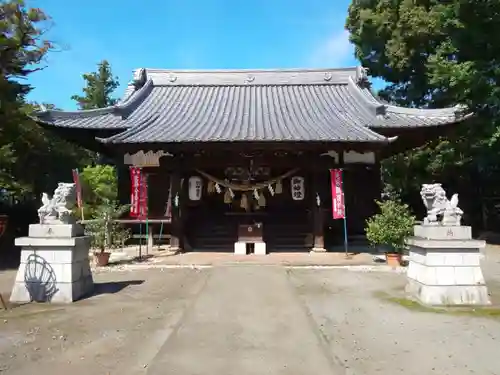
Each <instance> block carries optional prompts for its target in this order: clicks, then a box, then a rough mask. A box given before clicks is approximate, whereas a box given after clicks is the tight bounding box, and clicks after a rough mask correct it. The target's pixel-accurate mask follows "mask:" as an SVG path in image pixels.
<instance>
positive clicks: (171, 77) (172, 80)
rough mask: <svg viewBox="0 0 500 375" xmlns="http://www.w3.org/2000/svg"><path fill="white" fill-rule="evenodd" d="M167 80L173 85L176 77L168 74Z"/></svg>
mask: <svg viewBox="0 0 500 375" xmlns="http://www.w3.org/2000/svg"><path fill="white" fill-rule="evenodd" d="M168 80H169V82H172V83H174V82H175V81H177V76H176V75H175V74H173V73H170V74H169V75H168Z"/></svg>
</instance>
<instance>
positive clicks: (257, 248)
mask: <svg viewBox="0 0 500 375" xmlns="http://www.w3.org/2000/svg"><path fill="white" fill-rule="evenodd" d="M253 246H254V253H255V255H266V254H267V250H266V243H265V242H256V243H254V245H253Z"/></svg>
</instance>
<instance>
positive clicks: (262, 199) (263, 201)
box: [257, 194, 266, 207]
mask: <svg viewBox="0 0 500 375" xmlns="http://www.w3.org/2000/svg"><path fill="white" fill-rule="evenodd" d="M257 203H259V206H260V207H266V197H265V196H264V194H261V195H260V196H259V199H258V200H257Z"/></svg>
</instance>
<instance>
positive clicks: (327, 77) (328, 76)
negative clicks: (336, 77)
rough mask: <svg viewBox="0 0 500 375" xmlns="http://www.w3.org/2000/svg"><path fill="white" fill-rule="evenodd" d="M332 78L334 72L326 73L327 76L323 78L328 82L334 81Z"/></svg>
mask: <svg viewBox="0 0 500 375" xmlns="http://www.w3.org/2000/svg"><path fill="white" fill-rule="evenodd" d="M332 77H333V75H332V72H325V76H324V77H323V79H324V80H325V81H327V82H328V81H331V80H332Z"/></svg>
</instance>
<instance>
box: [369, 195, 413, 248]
mask: <svg viewBox="0 0 500 375" xmlns="http://www.w3.org/2000/svg"><path fill="white" fill-rule="evenodd" d="M377 205H378V206H379V208H380V213H378V214H376V215H374V216H372V217H371V218H369V219H368V220H367V221H366V224H367V227H366V238H367V239H368V241H369V242H370V243H371V244H372V245H374V246H380V245H382V246H386V247H388V248H389V249H390V250H391V251H395V252H401V251H402V250H403V249H404V246H405V244H404V242H405V240H406V238H408V237H409V236H411V234H412V232H413V226H414V224H415V216H413V215H412V214H411V212H410V209H409V207H408V205H407V204H403V203H401V202H400V201H398V200H387V201H384V202H379V201H377Z"/></svg>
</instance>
